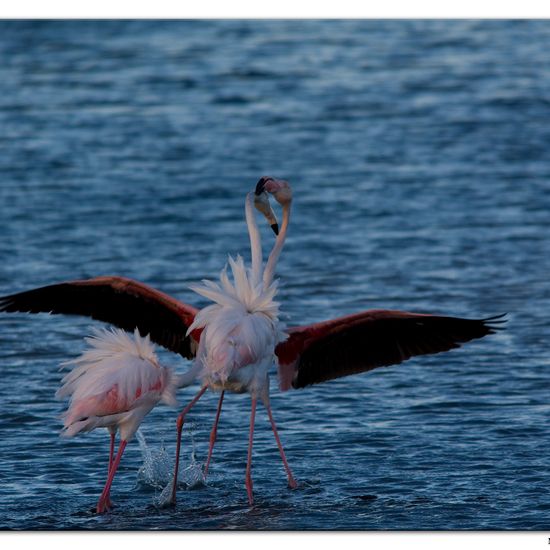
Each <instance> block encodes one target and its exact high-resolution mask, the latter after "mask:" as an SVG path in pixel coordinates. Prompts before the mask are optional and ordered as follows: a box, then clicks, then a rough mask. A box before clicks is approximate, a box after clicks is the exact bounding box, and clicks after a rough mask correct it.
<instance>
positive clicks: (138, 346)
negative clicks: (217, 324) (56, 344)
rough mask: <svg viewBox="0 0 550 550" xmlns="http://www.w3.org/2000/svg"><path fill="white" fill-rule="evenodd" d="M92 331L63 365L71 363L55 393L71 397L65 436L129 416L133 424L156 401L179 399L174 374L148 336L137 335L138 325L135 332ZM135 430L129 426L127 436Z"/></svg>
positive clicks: (116, 422)
mask: <svg viewBox="0 0 550 550" xmlns="http://www.w3.org/2000/svg"><path fill="white" fill-rule="evenodd" d="M94 332H95V333H94V335H93V336H92V337H90V338H86V342H87V343H88V345H89V348H88V349H87V350H86V351H84V353H82V355H81V356H80V357H78V358H77V359H75V360H72V361H69V362H67V363H64V364H63V365H62V367H63V366H67V365H74V368H73V369H72V370H71V371H70V372H69V373H68V374H66V375H65V377H64V378H63V380H62V382H63V386H62V387H61V388H60V389H59V390H58V392H57V393H56V397H58V398H65V397H69V398H70V402H69V408H68V410H67V411H66V413H65V414H64V415H63V419H64V427H65V432H64V435H67V436H72V435H75V434H76V433H78V432H80V431H89V430H92V429H94V428H95V427H98V426H113V425H119V424H120V423H121V422H123V421H124V420H128V418H129V417H132V418H134V420H135V423H137V424H136V425H135V429H137V426H138V425H139V422H141V419H142V418H143V417H144V416H145V415H146V414H147V413H148V412H149V411H150V410H151V409H152V408H153V407H154V406H155V405H156V404H157V403H158V402H159V401H162V402H164V403H166V404H168V405H176V404H177V401H176V396H175V393H176V387H177V385H176V384H177V378H176V377H175V376H174V374H173V372H172V371H171V370H170V369H168V368H166V367H162V366H161V365H160V364H159V362H158V359H157V356H156V353H155V348H154V345H153V344H152V343H151V341H150V338H149V336H148V335H147V336H145V337H141V336H140V334H139V331H138V330H137V329H136V330H135V332H134V335H133V337H132V336H130V335H128V334H127V333H126V332H124V331H122V330H120V329H112V330H110V331H109V330H106V329H101V330H95V331H94ZM138 410H139V412H138ZM133 431H135V430H133V426H132V429H131V430H130V432H132V433H129V434H128V435H129V436H131V435H133ZM121 435H122V434H121Z"/></svg>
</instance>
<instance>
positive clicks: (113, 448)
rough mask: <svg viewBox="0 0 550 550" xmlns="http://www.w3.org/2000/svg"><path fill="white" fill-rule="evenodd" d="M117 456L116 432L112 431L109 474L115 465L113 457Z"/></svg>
mask: <svg viewBox="0 0 550 550" xmlns="http://www.w3.org/2000/svg"><path fill="white" fill-rule="evenodd" d="M114 456H115V432H111V445H110V447H109V468H108V470H107V474H108V473H109V472H110V471H111V466H112V465H113V458H114Z"/></svg>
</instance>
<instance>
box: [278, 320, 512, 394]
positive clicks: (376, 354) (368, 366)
mask: <svg viewBox="0 0 550 550" xmlns="http://www.w3.org/2000/svg"><path fill="white" fill-rule="evenodd" d="M502 317H503V315H498V316H495V317H489V318H486V319H461V318H458V317H443V316H439V315H425V314H419V313H408V312H405V311H391V310H369V311H364V312H362V313H357V314H355V315H348V316H346V317H341V318H338V319H333V320H330V321H325V322H322V323H316V324H313V325H308V326H303V327H295V328H291V329H289V330H288V331H287V332H288V334H289V338H288V339H287V340H286V341H284V342H282V343H280V344H279V345H278V346H277V348H276V349H275V353H276V355H277V357H278V360H279V381H280V386H281V389H282V390H287V389H289V388H290V387H293V388H304V387H306V386H309V385H310V384H318V383H319V382H325V381H327V380H332V379H333V378H339V377H341V376H347V375H350V374H356V373H359V372H366V371H369V370H372V369H375V368H378V367H385V366H388V365H395V364H397V363H401V362H402V361H405V360H407V359H409V358H410V357H413V356H415V355H427V354H432V353H440V352H442V351H447V350H450V349H453V348H458V347H460V345H461V344H463V343H465V342H468V341H469V340H474V339H476V338H482V337H483V336H486V335H487V334H492V333H494V332H495V331H496V330H498V328H500V327H499V323H502V322H504V319H502Z"/></svg>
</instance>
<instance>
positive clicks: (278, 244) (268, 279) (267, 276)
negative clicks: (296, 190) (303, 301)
mask: <svg viewBox="0 0 550 550" xmlns="http://www.w3.org/2000/svg"><path fill="white" fill-rule="evenodd" d="M289 220H290V203H287V204H286V205H285V206H283V221H282V223H281V230H280V231H279V235H278V236H277V239H276V240H275V245H274V246H273V250H272V251H271V253H270V254H269V259H268V260H267V265H266V266H265V270H264V275H263V283H264V288H268V287H269V286H270V285H271V284H272V282H273V277H274V275H275V267H276V265H277V261H278V259H279V256H280V255H281V251H282V250H283V246H284V244H285V240H286V233H287V230H288V223H289Z"/></svg>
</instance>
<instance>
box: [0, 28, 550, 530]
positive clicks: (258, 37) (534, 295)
mask: <svg viewBox="0 0 550 550" xmlns="http://www.w3.org/2000/svg"><path fill="white" fill-rule="evenodd" d="M549 51H550V23H549V22H547V21H288V22H284V21H173V22H166V21H135V22H132V21H122V22H105V21H102V22H94V21H88V22H75V21H62V22H47V21H42V22H31V21H26V22H17V21H4V22H0V59H1V61H2V62H1V63H0V128H1V132H0V142H1V148H0V151H1V154H0V182H1V183H0V216H1V224H0V258H1V263H0V294H7V293H12V292H15V291H19V290H23V289H26V288H30V287H35V286H40V285H44V284H49V283H52V282H57V281H60V280H66V279H72V278H84V277H90V276H95V275H99V274H122V275H126V276H129V277H133V278H136V279H138V280H140V281H144V282H146V283H149V284H151V285H153V286H155V287H157V288H159V289H161V290H164V291H165V292H168V293H171V294H173V295H175V296H177V297H179V298H181V299H182V300H184V301H188V302H191V303H194V304H197V305H204V302H203V301H201V300H200V299H197V297H196V296H194V295H193V293H192V292H191V291H190V290H189V289H188V288H187V285H188V284H189V283H190V282H192V281H197V280H200V279H201V278H204V277H214V276H216V274H217V273H218V271H219V270H220V269H221V267H222V266H223V264H224V262H225V261H226V256H227V254H228V253H232V254H236V253H239V252H241V253H243V254H245V256H246V257H248V237H247V234H246V227H245V224H244V219H243V218H244V216H243V200H244V195H245V193H246V192H247V191H248V190H249V189H251V187H252V186H253V185H254V184H255V182H256V181H257V179H258V177H259V176H260V175H263V174H272V175H275V176H279V177H284V178H286V179H288V180H289V181H290V182H291V183H292V184H293V186H294V190H295V208H294V213H293V220H292V227H291V233H290V236H289V239H288V241H287V246H286V249H285V251H284V253H283V256H282V259H281V261H280V265H279V268H278V274H279V275H280V277H281V279H282V288H281V293H280V298H281V301H282V303H283V308H284V312H285V313H286V314H287V315H288V322H289V324H302V323H308V322H312V321H317V320H322V319H328V318H332V317H334V316H338V315H341V314H345V313H351V312H355V311H359V310H362V309H367V308H379V307H386V308H399V309H407V310H412V311H424V312H438V313H443V314H454V315H462V316H470V317H477V316H486V315H490V314H496V313H500V312H506V311H507V312H509V319H510V320H509V323H508V329H507V331H506V332H504V333H501V334H499V335H497V336H493V337H490V338H487V339H483V340H480V341H478V342H474V343H471V344H469V345H467V346H466V347H465V348H463V349H461V350H458V351H453V352H450V353H448V354H444V355H439V356H433V357H424V358H418V359H415V360H411V361H409V362H407V363H405V364H402V365H400V366H397V367H392V368H388V369H379V370H376V371H373V372H371V373H368V374H365V375H362V376H352V377H349V378H344V379H340V380H337V381H333V382H330V383H326V384H324V385H320V386H317V387H313V388H309V389H306V390H302V391H295V392H288V393H285V394H281V393H280V392H278V391H277V390H276V389H275V391H273V392H272V393H273V397H272V401H273V407H274V413H275V417H276V419H277V421H278V424H279V425H280V430H281V437H282V439H283V442H284V444H285V447H286V450H287V454H288V458H289V461H290V463H291V465H292V466H293V468H294V470H295V474H296V477H297V478H298V479H299V481H300V488H299V489H298V490H296V491H290V490H288V489H287V488H286V483H285V476H284V472H283V470H282V467H281V464H280V459H279V456H278V453H277V449H276V447H275V444H274V441H273V438H272V435H271V433H270V431H269V424H268V421H267V418H266V415H265V412H264V411H263V410H262V409H260V411H259V417H258V421H257V437H256V440H255V448H254V469H253V475H254V480H255V495H256V499H257V501H256V504H255V505H254V506H253V507H252V508H250V507H249V506H248V504H247V500H246V492H245V489H244V467H245V461H246V445H247V430H248V415H249V398H248V397H247V396H242V395H238V396H230V397H229V398H228V399H227V400H226V404H225V408H224V412H223V416H222V420H221V426H220V432H219V442H218V445H217V448H216V451H215V456H214V462H213V464H212V468H211V478H210V481H209V483H208V486H206V487H204V486H203V487H199V488H196V489H194V490H184V489H182V490H181V491H180V493H179V502H178V504H177V507H176V508H175V509H162V508H157V507H156V506H155V499H156V498H157V497H158V496H159V493H160V490H161V489H160V488H159V487H157V486H155V482H154V481H155V478H157V480H158V479H161V478H162V475H163V471H164V470H162V467H165V466H167V464H166V461H168V467H169V466H170V464H169V461H171V460H172V457H173V451H174V447H175V441H174V439H175V430H174V419H175V415H176V412H175V411H174V410H171V409H169V408H167V407H159V408H158V409H157V410H155V411H153V412H152V413H151V414H150V415H149V416H148V417H147V419H146V421H145V422H144V424H143V428H142V429H143V434H144V436H145V438H146V440H147V450H148V452H150V453H152V456H153V457H157V458H156V459H154V460H153V466H155V465H156V468H157V469H156V470H154V472H156V473H153V474H152V477H151V475H150V476H147V475H143V471H142V472H141V473H138V471H139V470H140V467H142V466H143V455H142V451H141V450H140V446H139V445H138V442H137V441H134V442H132V444H131V445H129V447H128V450H127V455H126V456H125V458H124V460H123V462H122V465H121V470H120V474H119V476H118V477H117V478H116V479H115V484H114V487H113V499H114V501H115V502H116V504H118V507H117V508H116V509H115V510H114V511H113V512H112V513H109V514H106V515H104V516H96V515H95V514H93V513H92V512H91V509H92V508H93V506H94V505H95V502H96V499H97V496H98V494H99V492H100V490H101V487H102V485H103V482H104V477H105V474H106V458H107V452H108V437H107V435H106V433H104V432H103V431H101V432H97V433H92V434H88V435H85V436H81V437H78V438H75V439H72V440H65V439H61V438H59V437H58V432H59V429H60V422H59V418H58V416H59V414H60V413H61V412H62V410H63V404H62V403H59V402H57V401H55V399H54V393H55V391H56V389H57V387H58V386H59V381H60V377H61V374H60V373H59V371H58V369H57V366H58V364H59V363H60V362H62V361H64V360H66V359H68V358H71V357H74V356H75V355H77V354H78V353H79V352H80V351H81V350H82V349H83V341H82V337H83V336H84V335H86V334H87V333H88V332H89V329H90V326H91V325H92V324H93V323H92V322H91V321H89V320H88V319H81V318H69V317H62V316H60V317H48V316H47V315H40V316H26V315H5V316H2V317H1V318H0V334H1V336H0V372H1V383H0V438H1V441H2V455H1V461H0V511H1V513H0V517H1V520H0V527H2V528H8V529H271V530H279V529H368V530H388V529H419V530H424V529H426V530H433V529H522V530H532V529H549V528H550V520H549V512H550V492H549V489H548V488H549V487H550V473H549V471H550V427H549V420H550V397H549V393H548V388H549V382H550V361H549V358H548V346H547V340H548V311H549V310H550V281H549V275H548V274H549V272H550V254H549V253H550V239H549V236H548V229H549V220H550V217H549V210H550V184H549V178H550V156H549V144H550V63H549V57H548V52H549ZM264 238H265V239H266V240H267V239H270V238H271V237H270V236H269V234H268V232H267V228H265V235H264ZM161 355H162V360H163V362H165V363H166V364H169V365H172V366H175V367H176V368H177V369H179V370H180V371H183V370H184V369H185V368H186V367H187V366H188V365H187V364H186V362H185V361H183V360H180V359H178V358H177V357H176V356H174V355H170V354H168V353H167V352H162V354H161ZM273 387H274V388H275V387H276V381H275V380H273ZM195 390H196V388H190V389H187V390H184V391H182V392H181V394H180V401H181V403H182V404H184V403H186V402H187V401H188V400H189V399H190V397H191V395H192V394H193V393H194V391H195ZM215 406H216V396H215V395H207V396H205V398H204V400H203V401H202V402H201V403H200V404H199V405H198V406H197V408H196V409H195V412H194V414H192V415H191V418H190V420H191V422H192V424H191V427H190V431H188V432H186V451H185V452H186V459H187V462H186V464H185V465H186V466H187V465H189V464H190V462H191V446H190V437H191V436H192V438H193V441H194V445H195V456H196V460H197V461H198V462H199V463H200V462H201V461H203V460H204V459H205V455H206V451H207V444H208V433H209V429H210V426H211V422H212V420H213V418H214V413H215ZM155 460H156V462H155ZM146 466H149V467H150V466H151V463H150V462H149V463H148V464H146Z"/></svg>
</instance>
